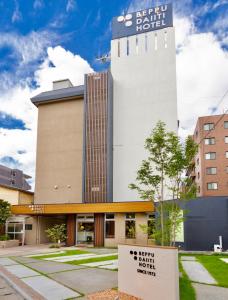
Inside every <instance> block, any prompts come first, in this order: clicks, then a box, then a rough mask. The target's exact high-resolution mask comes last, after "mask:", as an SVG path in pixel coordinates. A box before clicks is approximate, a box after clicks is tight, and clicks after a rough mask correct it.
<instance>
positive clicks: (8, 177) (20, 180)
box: [0, 165, 31, 191]
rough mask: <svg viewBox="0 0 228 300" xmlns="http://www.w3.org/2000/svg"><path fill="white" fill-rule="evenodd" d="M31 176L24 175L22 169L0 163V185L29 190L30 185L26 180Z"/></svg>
mask: <svg viewBox="0 0 228 300" xmlns="http://www.w3.org/2000/svg"><path fill="white" fill-rule="evenodd" d="M30 178H31V176H29V175H26V174H24V173H23V171H21V170H18V169H11V168H8V167H6V166H3V165H0V185H1V186H6V187H12V188H16V189H20V190H24V191H27V190H30V189H31V186H30V185H29V183H28V182H27V180H28V179H30Z"/></svg>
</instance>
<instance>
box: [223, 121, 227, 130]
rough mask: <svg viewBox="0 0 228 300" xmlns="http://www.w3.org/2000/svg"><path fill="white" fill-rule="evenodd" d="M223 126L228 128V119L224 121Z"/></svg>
mask: <svg viewBox="0 0 228 300" xmlns="http://www.w3.org/2000/svg"><path fill="white" fill-rule="evenodd" d="M223 127H224V128H225V129H228V121H224V125H223Z"/></svg>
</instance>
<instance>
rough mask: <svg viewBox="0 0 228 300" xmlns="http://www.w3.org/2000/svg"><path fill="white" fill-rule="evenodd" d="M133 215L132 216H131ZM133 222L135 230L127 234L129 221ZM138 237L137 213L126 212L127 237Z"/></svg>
mask: <svg viewBox="0 0 228 300" xmlns="http://www.w3.org/2000/svg"><path fill="white" fill-rule="evenodd" d="M131 215H132V217H130V216H131ZM129 222H132V224H134V232H133V234H132V236H131V235H127V223H129ZM135 238H136V216H135V213H126V214H125V239H135Z"/></svg>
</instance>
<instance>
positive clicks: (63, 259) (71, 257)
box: [45, 252, 118, 262]
mask: <svg viewBox="0 0 228 300" xmlns="http://www.w3.org/2000/svg"><path fill="white" fill-rule="evenodd" d="M111 255H118V253H117V252H116V253H112V254H110V253H107V254H98V255H96V254H92V253H91V254H78V255H69V256H62V257H61V258H59V257H58V259H56V260H55V259H52V260H54V261H58V262H68V261H74V260H81V259H87V258H88V259H89V258H99V257H107V256H111ZM45 260H50V259H47V258H45Z"/></svg>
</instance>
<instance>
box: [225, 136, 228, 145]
mask: <svg viewBox="0 0 228 300" xmlns="http://www.w3.org/2000/svg"><path fill="white" fill-rule="evenodd" d="M224 142H225V144H228V136H225V138H224Z"/></svg>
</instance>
